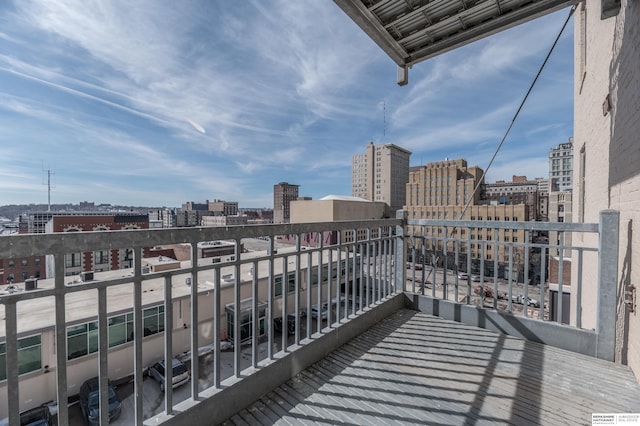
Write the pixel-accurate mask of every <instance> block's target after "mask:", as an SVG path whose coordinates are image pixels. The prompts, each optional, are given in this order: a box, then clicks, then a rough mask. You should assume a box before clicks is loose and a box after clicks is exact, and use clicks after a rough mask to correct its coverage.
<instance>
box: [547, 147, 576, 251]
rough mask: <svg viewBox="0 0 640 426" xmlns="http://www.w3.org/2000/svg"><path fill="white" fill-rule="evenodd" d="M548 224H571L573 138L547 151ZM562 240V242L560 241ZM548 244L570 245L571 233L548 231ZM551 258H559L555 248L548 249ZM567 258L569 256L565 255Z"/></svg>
mask: <svg viewBox="0 0 640 426" xmlns="http://www.w3.org/2000/svg"><path fill="white" fill-rule="evenodd" d="M549 184H550V192H549V212H548V219H549V222H573V218H572V211H573V209H572V205H571V203H572V198H573V197H572V190H573V138H572V137H571V138H569V141H568V142H567V143H561V144H560V145H558V146H557V147H555V148H551V149H550V150H549ZM561 237H562V238H564V239H563V240H562V239H561ZM549 244H552V245H554V244H557V245H562V244H567V245H571V232H564V233H562V234H560V233H558V232H557V231H549ZM549 254H550V255H551V256H559V254H560V252H559V250H558V249H557V248H555V247H550V248H549ZM565 255H566V256H567V257H569V256H570V255H569V254H565Z"/></svg>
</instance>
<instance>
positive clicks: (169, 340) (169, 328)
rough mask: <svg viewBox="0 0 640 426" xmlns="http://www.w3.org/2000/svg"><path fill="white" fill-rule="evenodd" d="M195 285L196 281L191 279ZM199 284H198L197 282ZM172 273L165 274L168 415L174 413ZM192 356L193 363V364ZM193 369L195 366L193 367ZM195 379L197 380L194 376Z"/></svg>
mask: <svg viewBox="0 0 640 426" xmlns="http://www.w3.org/2000/svg"><path fill="white" fill-rule="evenodd" d="M191 285H194V281H193V280H192V281H191ZM196 285H197V284H196ZM171 290H172V289H171V275H165V276H164V331H165V333H164V363H165V372H164V376H165V384H164V410H165V412H166V413H167V414H168V415H171V414H173V386H171V384H172V378H173V368H171V360H172V357H173V296H172V291H171ZM194 359H195V360H196V361H195V362H197V358H192V361H191V364H192V365H193V363H194ZM191 370H192V371H193V368H192V369H191ZM193 380H197V379H196V378H193Z"/></svg>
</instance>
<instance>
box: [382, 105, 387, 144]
mask: <svg viewBox="0 0 640 426" xmlns="http://www.w3.org/2000/svg"><path fill="white" fill-rule="evenodd" d="M386 137H387V103H386V102H385V101H382V139H383V140H384V139H386Z"/></svg>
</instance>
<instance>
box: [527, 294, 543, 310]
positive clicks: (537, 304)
mask: <svg viewBox="0 0 640 426" xmlns="http://www.w3.org/2000/svg"><path fill="white" fill-rule="evenodd" d="M527 305H528V306H531V307H532V308H539V307H540V302H539V301H538V300H537V299H534V298H531V297H528V298H527Z"/></svg>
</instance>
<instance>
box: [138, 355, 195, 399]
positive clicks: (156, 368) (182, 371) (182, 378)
mask: <svg viewBox="0 0 640 426" xmlns="http://www.w3.org/2000/svg"><path fill="white" fill-rule="evenodd" d="M171 369H172V371H173V378H172V386H171V387H173V388H177V387H178V386H180V385H184V384H185V383H187V382H188V381H189V380H190V379H191V373H189V369H188V368H187V366H186V365H185V364H184V362H182V361H180V360H179V359H178V358H171ZM165 371H166V367H165V362H164V360H161V361H158V362H156V363H155V364H153V365H151V367H149V370H148V374H149V377H152V378H153V379H155V380H156V381H157V382H158V383H159V384H160V390H161V391H162V392H164V389H165V386H166V385H165Z"/></svg>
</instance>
